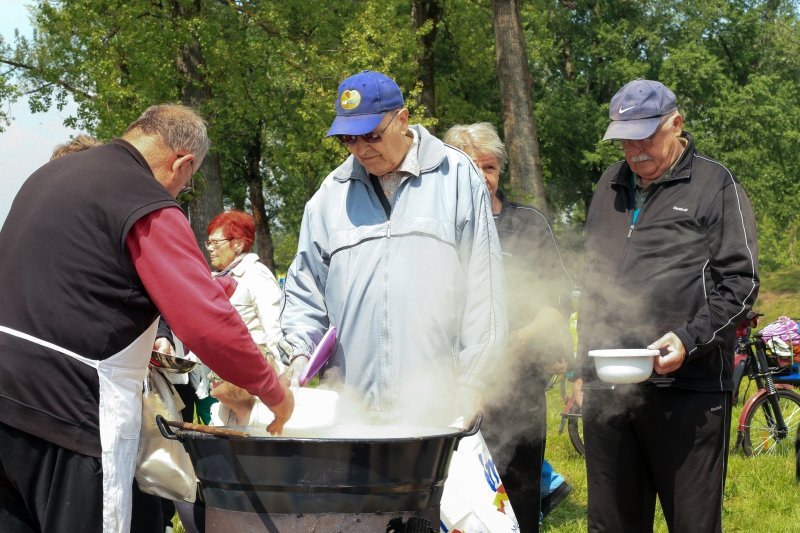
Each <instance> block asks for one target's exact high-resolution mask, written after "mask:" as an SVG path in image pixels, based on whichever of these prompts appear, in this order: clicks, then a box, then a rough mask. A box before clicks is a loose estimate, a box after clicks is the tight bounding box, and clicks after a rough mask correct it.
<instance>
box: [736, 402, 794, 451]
mask: <svg viewBox="0 0 800 533" xmlns="http://www.w3.org/2000/svg"><path fill="white" fill-rule="evenodd" d="M777 394H778V407H779V409H780V410H781V413H783V420H784V421H785V422H786V426H787V428H788V430H789V431H788V433H787V435H786V436H784V437H783V438H781V437H780V436H779V435H778V430H777V427H776V423H775V416H774V414H773V413H774V411H773V408H772V404H770V402H769V397H767V396H762V397H761V398H759V399H758V400H757V401H756V402H755V403H754V404H753V405H752V408H751V409H750V411H748V413H747V416H746V417H745V420H744V424H745V428H744V439H743V441H742V445H743V448H744V453H745V455H750V456H752V455H763V454H772V455H789V454H794V441H795V437H796V436H797V427H798V424H800V394H797V393H796V392H793V391H790V390H785V389H779V390H778V391H777Z"/></svg>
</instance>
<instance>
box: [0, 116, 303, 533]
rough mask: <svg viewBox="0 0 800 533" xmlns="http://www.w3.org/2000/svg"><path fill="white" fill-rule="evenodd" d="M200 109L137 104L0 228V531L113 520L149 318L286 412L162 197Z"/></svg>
mask: <svg viewBox="0 0 800 533" xmlns="http://www.w3.org/2000/svg"><path fill="white" fill-rule="evenodd" d="M207 150H208V137H207V134H206V126H205V123H204V122H203V120H202V119H201V118H200V117H199V116H198V115H197V114H196V113H195V112H193V111H192V110H190V109H188V108H185V107H182V106H175V105H162V106H154V107H151V108H149V109H148V110H147V111H145V113H144V114H143V115H142V116H141V117H139V119H137V120H136V121H135V122H134V123H133V124H132V125H131V126H130V127H129V128H128V130H127V132H126V133H125V135H123V137H122V138H121V139H116V140H114V141H112V142H111V143H109V144H106V145H102V146H98V147H95V148H91V149H88V150H84V151H82V152H79V153H74V154H70V155H66V156H64V157H61V158H59V159H57V160H55V161H52V162H50V163H48V164H46V165H44V166H43V167H41V168H40V169H39V170H37V171H36V172H35V173H34V174H33V175H31V176H30V178H28V180H27V181H26V182H25V184H24V185H23V187H22V189H21V190H20V191H19V194H18V195H17V197H16V198H15V200H14V203H13V205H12V207H11V211H10V213H9V215H8V218H7V219H6V221H5V224H4V226H3V229H2V231H1V232H0V249H2V250H3V260H2V261H0V294H2V305H0V530H2V531H11V532H16V531H31V530H33V531H59V532H72V531H87V532H96V531H101V530H102V531H104V532H116V531H127V530H128V527H129V526H128V524H129V522H130V506H131V494H130V491H131V487H132V481H133V474H134V468H135V461H136V452H137V443H138V435H139V428H140V416H141V387H142V382H143V379H144V375H145V371H146V368H147V363H148V361H149V356H150V352H151V350H152V347H153V341H154V339H155V332H156V319H157V317H158V315H159V314H161V315H163V316H164V317H165V319H166V320H168V321H169V323H170V324H171V325H172V328H173V330H174V331H175V333H176V334H177V335H179V336H180V337H181V339H183V340H184V342H185V343H186V344H187V345H188V346H189V347H190V348H191V350H192V351H193V352H194V353H196V354H198V356H200V357H202V359H203V362H204V363H206V364H207V365H209V366H210V367H211V368H212V369H214V370H215V371H216V372H217V373H218V374H219V375H220V376H222V377H223V378H224V379H225V380H227V381H231V382H233V383H235V384H237V385H239V386H241V387H243V388H245V389H247V390H248V391H250V392H251V393H252V394H255V395H257V396H258V397H259V398H261V399H262V400H263V402H264V403H265V404H267V405H268V406H270V409H272V411H273V412H274V413H275V421H274V422H273V423H272V424H271V425H270V426H269V427H268V430H270V431H273V432H280V431H281V430H282V428H283V424H284V423H285V422H286V421H287V420H288V418H289V416H290V415H291V413H292V410H293V405H294V404H293V399H292V395H291V392H289V390H288V388H287V387H286V384H285V383H282V382H279V381H278V377H277V376H276V375H275V373H274V372H273V370H272V369H271V367H270V366H269V364H267V362H266V361H265V360H264V358H263V357H262V355H261V352H260V351H259V349H258V347H257V346H256V345H255V344H254V343H253V341H252V338H251V337H250V334H249V333H248V331H247V328H246V327H245V325H244V323H243V322H242V320H241V318H240V317H239V314H238V313H237V312H236V311H235V310H234V309H233V307H231V304H230V302H229V300H228V298H227V297H226V296H225V293H224V291H223V287H222V286H221V285H219V284H217V283H215V282H214V281H213V280H212V278H211V274H210V271H209V268H208V265H207V264H206V262H205V260H204V258H203V256H202V254H201V252H200V250H199V248H198V246H197V243H196V241H195V238H194V235H193V233H192V230H191V228H190V226H189V223H188V221H187V219H186V217H185V215H184V214H183V212H182V211H181V209H180V208H179V207H178V204H177V203H176V202H175V197H176V196H177V195H178V194H179V193H180V192H181V191H182V190H184V189H185V188H186V186H187V184H188V183H189V182H190V180H191V178H192V175H193V174H194V173H195V172H196V171H197V169H198V168H199V167H200V164H201V162H202V160H203V158H204V156H205V154H206V152H207Z"/></svg>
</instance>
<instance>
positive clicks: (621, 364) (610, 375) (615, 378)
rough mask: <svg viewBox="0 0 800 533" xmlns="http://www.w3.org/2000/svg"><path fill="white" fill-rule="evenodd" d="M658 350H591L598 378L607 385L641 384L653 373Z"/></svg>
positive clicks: (590, 353) (590, 355)
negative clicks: (654, 359)
mask: <svg viewBox="0 0 800 533" xmlns="http://www.w3.org/2000/svg"><path fill="white" fill-rule="evenodd" d="M659 353H660V352H659V351H658V350H640V349H613V350H590V351H589V357H591V358H593V359H594V368H595V370H597V377H599V378H600V379H601V380H603V381H605V382H607V383H617V384H620V383H640V382H642V381H644V380H646V379H647V378H649V377H650V374H652V373H653V358H654V357H655V356H657V355H659Z"/></svg>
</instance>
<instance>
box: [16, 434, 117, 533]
mask: <svg viewBox="0 0 800 533" xmlns="http://www.w3.org/2000/svg"><path fill="white" fill-rule="evenodd" d="M102 523H103V469H102V466H101V463H100V459H99V458H97V457H89V456H87V455H82V454H79V453H75V452H73V451H70V450H67V449H65V448H62V447H60V446H56V445H55V444H52V443H50V442H48V441H45V440H42V439H40V438H38V437H34V436H33V435H30V434H28V433H24V432H22V431H18V430H16V429H14V428H12V427H10V426H7V425H5V424H3V423H0V531H2V532H3V533H32V532H39V531H43V532H50V531H57V532H59V533H78V532H80V533H84V532H85V533H96V532H98V531H101V530H102Z"/></svg>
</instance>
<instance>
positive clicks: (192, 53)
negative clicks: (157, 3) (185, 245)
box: [172, 0, 222, 259]
mask: <svg viewBox="0 0 800 533" xmlns="http://www.w3.org/2000/svg"><path fill="white" fill-rule="evenodd" d="M172 10H173V13H174V14H175V16H176V17H177V18H191V17H193V16H200V10H201V7H200V5H199V3H198V2H192V3H184V2H180V1H177V0H173V2H172ZM201 65H203V51H202V49H201V48H200V43H199V42H198V41H197V40H191V41H189V42H187V44H185V45H184V46H183V48H182V49H181V51H180V53H179V55H178V57H177V58H175V67H176V68H177V70H178V72H180V73H181V74H182V76H183V83H182V84H181V87H180V94H181V102H182V103H183V104H185V105H188V106H190V107H192V108H194V109H196V110H201V109H202V108H203V107H204V104H205V103H206V102H209V101H210V100H211V97H212V95H211V89H210V88H209V87H208V84H207V83H206V80H205V77H204V76H203V73H202V72H201V71H200V66H201ZM195 185H196V186H197V192H196V193H195V194H193V195H192V200H191V201H190V202H189V222H190V224H191V225H192V231H193V232H194V235H195V237H196V238H197V242H198V244H199V243H201V242H203V241H205V239H206V237H207V236H208V235H207V232H206V229H207V227H208V223H209V222H211V219H212V218H214V217H215V216H216V215H217V214H219V213H220V212H222V166H221V164H220V160H219V155H217V154H215V153H213V152H209V153H208V155H206V158H205V159H204V160H203V164H202V165H201V166H200V169H199V172H198V175H197V176H195ZM200 249H201V250H202V251H203V254H204V255H205V256H206V259H208V250H206V248H205V246H200Z"/></svg>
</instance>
